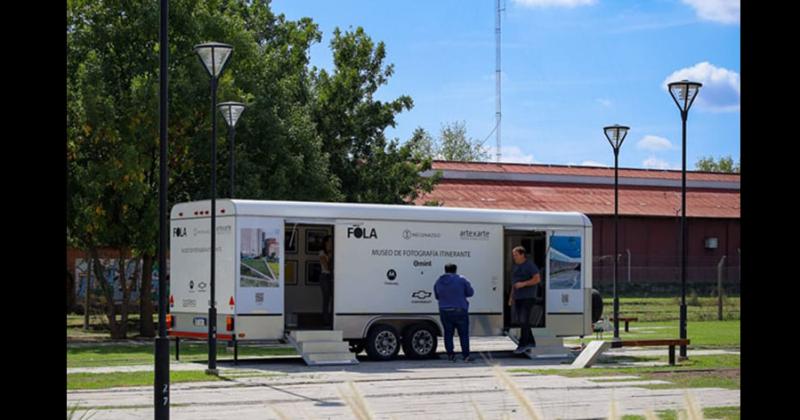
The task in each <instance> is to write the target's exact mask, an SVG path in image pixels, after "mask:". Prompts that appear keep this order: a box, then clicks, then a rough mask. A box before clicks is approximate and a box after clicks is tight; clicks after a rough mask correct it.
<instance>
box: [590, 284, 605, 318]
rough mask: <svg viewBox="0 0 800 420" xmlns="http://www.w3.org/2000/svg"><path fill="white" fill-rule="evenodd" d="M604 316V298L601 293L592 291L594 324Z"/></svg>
mask: <svg viewBox="0 0 800 420" xmlns="http://www.w3.org/2000/svg"><path fill="white" fill-rule="evenodd" d="M601 316H603V297H602V296H600V292H598V291H597V290H595V289H592V324H594V323H595V322H597V320H599V319H600V317H601Z"/></svg>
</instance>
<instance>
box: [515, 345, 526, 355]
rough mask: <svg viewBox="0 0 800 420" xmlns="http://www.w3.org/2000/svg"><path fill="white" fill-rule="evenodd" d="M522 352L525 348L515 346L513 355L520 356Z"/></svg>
mask: <svg viewBox="0 0 800 420" xmlns="http://www.w3.org/2000/svg"><path fill="white" fill-rule="evenodd" d="M524 351H525V346H517V348H516V349H514V354H522V353H523V352H524Z"/></svg>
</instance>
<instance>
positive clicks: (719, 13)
mask: <svg viewBox="0 0 800 420" xmlns="http://www.w3.org/2000/svg"><path fill="white" fill-rule="evenodd" d="M683 3H684V4H688V5H689V6H691V7H692V8H694V10H695V12H696V13H697V16H698V17H699V18H701V19H705V20H710V21H712V22H719V23H739V17H740V15H741V12H740V8H741V5H740V2H739V0H683Z"/></svg>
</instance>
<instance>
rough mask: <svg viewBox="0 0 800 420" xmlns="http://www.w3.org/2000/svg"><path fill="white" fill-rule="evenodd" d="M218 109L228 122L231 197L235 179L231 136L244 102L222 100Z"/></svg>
mask: <svg viewBox="0 0 800 420" xmlns="http://www.w3.org/2000/svg"><path fill="white" fill-rule="evenodd" d="M219 110H220V112H221V113H222V118H224V119H225V122H226V123H228V145H229V147H230V155H231V164H230V170H231V174H230V188H229V189H228V193H229V194H230V198H233V192H234V184H235V183H234V180H235V179H236V171H235V170H234V168H235V166H234V165H235V163H236V162H235V159H234V147H233V137H234V136H235V135H236V121H238V120H239V116H240V115H242V112H244V104H243V103H241V102H222V103H220V104H219Z"/></svg>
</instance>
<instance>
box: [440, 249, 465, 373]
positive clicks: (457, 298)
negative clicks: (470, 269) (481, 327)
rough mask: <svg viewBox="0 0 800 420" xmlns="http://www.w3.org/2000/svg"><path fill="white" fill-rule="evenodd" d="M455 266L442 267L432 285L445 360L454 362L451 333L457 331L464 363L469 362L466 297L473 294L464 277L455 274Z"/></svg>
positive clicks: (454, 355)
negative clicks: (439, 319) (442, 329)
mask: <svg viewBox="0 0 800 420" xmlns="http://www.w3.org/2000/svg"><path fill="white" fill-rule="evenodd" d="M456 270H457V267H456V265H455V264H447V265H445V266H444V272H445V273H444V274H442V275H441V276H440V277H439V279H438V280H436V284H434V285H433V293H434V294H435V295H436V300H438V301H439V316H440V317H441V320H442V327H444V348H445V350H447V360H449V361H451V362H455V361H456V354H455V352H454V350H453V333H454V332H455V330H458V339H459V341H460V342H461V355H462V356H463V357H464V362H467V363H469V362H471V361H472V359H470V355H469V302H468V301H467V298H468V297H471V296H472V295H474V294H475V290H474V289H472V285H470V284H469V280H467V279H466V278H465V277H463V276H460V275H458V274H456Z"/></svg>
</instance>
